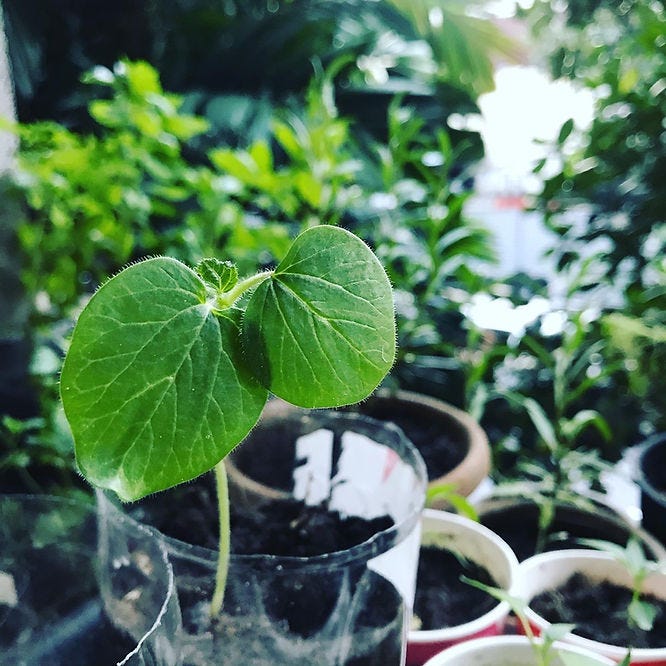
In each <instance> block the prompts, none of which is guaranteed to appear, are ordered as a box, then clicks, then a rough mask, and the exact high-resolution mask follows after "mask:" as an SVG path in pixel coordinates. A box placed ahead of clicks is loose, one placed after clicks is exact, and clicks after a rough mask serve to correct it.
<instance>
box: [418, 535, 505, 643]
mask: <svg viewBox="0 0 666 666" xmlns="http://www.w3.org/2000/svg"><path fill="white" fill-rule="evenodd" d="M461 576H466V577H467V578H471V579H472V580H477V581H479V582H481V583H484V584H485V585H490V586H493V587H497V586H498V585H497V582H496V581H495V580H494V579H493V577H492V576H491V575H490V573H489V572H488V570H487V569H485V567H482V566H480V565H479V564H477V563H476V562H472V561H471V560H468V559H460V558H458V557H457V556H456V555H455V554H454V553H453V552H451V551H449V550H445V549H443V548H437V547H434V546H422V547H421V550H420V554H419V568H418V573H417V578H416V595H415V598H414V616H415V617H414V620H415V622H414V626H413V628H414V629H421V630H430V629H443V628H445V627H452V626H456V625H460V624H464V623H466V622H470V621H471V620H474V619H476V618H477V617H481V616H482V615H483V614H485V613H487V612H488V611H490V610H491V609H492V608H493V607H494V606H496V605H497V600H496V599H494V598H493V597H491V596H490V595H489V594H487V593H486V592H484V591H483V590H479V589H478V588H476V587H473V586H472V585H470V584H469V583H466V582H464V581H463V580H461Z"/></svg>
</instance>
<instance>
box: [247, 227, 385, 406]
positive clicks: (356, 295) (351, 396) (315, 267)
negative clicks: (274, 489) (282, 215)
mask: <svg viewBox="0 0 666 666" xmlns="http://www.w3.org/2000/svg"><path fill="white" fill-rule="evenodd" d="M243 336H244V346H245V349H246V350H251V352H252V353H251V355H249V356H248V362H249V363H251V365H252V368H253V370H254V372H255V374H256V375H257V376H258V377H260V379H261V380H262V383H263V384H264V386H266V388H268V389H269V390H271V391H272V392H273V393H275V394H276V395H278V396H279V397H281V398H283V399H285V400H287V401H289V402H291V403H294V404H296V405H300V406H303V407H332V406H338V405H344V404H349V403H353V402H357V401H358V400H362V399H364V398H365V397H366V396H367V395H368V394H369V393H370V392H371V391H372V390H373V389H374V388H375V387H376V386H377V385H378V384H379V382H380V381H381V380H382V379H383V378H384V376H385V375H386V373H387V372H388V371H389V370H390V368H391V366H392V364H393V359H394V356H395V321H394V310H393V297H392V291H391V285H390V283H389V280H388V278H387V276H386V273H385V272H384V269H383V268H382V266H381V264H380V263H379V261H378V260H377V258H376V257H375V255H374V254H373V253H372V252H371V251H370V249H369V248H368V247H367V245H365V243H363V241H361V240H360V239H359V238H357V237H356V236H354V235H353V234H351V233H349V232H348V231H345V230H343V229H341V228H339V227H331V226H325V225H321V226H317V227H312V228H311V229H308V230H307V231H305V232H303V233H302V234H301V235H300V236H299V237H298V238H297V239H296V240H295V241H294V243H293V245H292V247H291V249H290V250H289V252H288V253H287V256H286V257H285V258H284V259H283V261H282V262H281V263H280V264H279V265H278V267H277V268H276V270H275V272H274V274H273V276H272V277H271V278H270V279H268V280H266V281H265V282H263V283H262V284H261V285H260V286H259V287H258V288H257V290H256V291H255V292H254V294H253V295H252V298H251V299H250V302H249V303H248V306H247V310H246V312H245V318H244V321H243Z"/></svg>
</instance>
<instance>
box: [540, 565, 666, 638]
mask: <svg viewBox="0 0 666 666" xmlns="http://www.w3.org/2000/svg"><path fill="white" fill-rule="evenodd" d="M642 598H643V600H644V601H649V602H650V603H652V604H654V605H655V606H656V607H657V617H656V618H655V621H654V625H653V627H652V629H651V630H650V631H642V630H641V629H638V628H635V627H630V626H629V624H628V622H627V607H628V605H629V602H630V601H631V590H629V589H628V588H626V587H623V586H621V585H615V584H613V583H611V582H609V581H602V582H598V581H597V582H595V581H591V580H589V579H588V578H587V577H585V576H584V575H583V574H580V573H577V574H574V575H573V576H571V577H570V578H569V579H568V580H566V581H565V582H564V583H563V584H562V585H560V586H558V587H556V588H554V589H552V590H546V591H544V592H542V593H540V594H539V595H537V596H536V597H534V598H533V599H532V601H531V602H530V607H531V608H532V609H533V610H534V611H535V612H536V613H538V614H539V615H540V616H541V617H543V618H544V619H546V620H548V621H549V622H552V623H556V622H565V623H572V624H574V625H576V628H575V629H574V632H575V633H576V634H577V635H579V636H583V637H585V638H590V639H592V640H595V641H600V642H602V643H607V644H609V645H618V646H621V647H628V646H632V647H634V648H663V647H666V602H664V601H663V600H660V599H658V598H656V597H654V596H652V595H644V596H643V597H642Z"/></svg>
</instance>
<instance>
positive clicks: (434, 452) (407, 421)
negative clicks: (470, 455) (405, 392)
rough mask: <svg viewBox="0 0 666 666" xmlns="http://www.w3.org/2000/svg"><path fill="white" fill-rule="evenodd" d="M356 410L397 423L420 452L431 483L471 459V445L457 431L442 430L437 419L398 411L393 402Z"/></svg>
mask: <svg viewBox="0 0 666 666" xmlns="http://www.w3.org/2000/svg"><path fill="white" fill-rule="evenodd" d="M356 409H358V411H359V412H361V413H362V414H365V415H366V416H369V417H371V418H375V419H379V420H381V421H390V422H392V423H395V425H397V426H398V427H399V428H400V429H401V430H402V431H403V432H404V433H405V435H406V436H407V439H409V440H410V441H411V442H412V444H414V446H415V447H416V448H417V449H418V450H419V453H420V454H421V456H422V457H423V460H424V462H425V465H426V470H427V472H428V480H429V481H433V480H434V479H437V478H439V477H441V476H444V474H447V473H448V472H450V471H451V470H452V469H454V468H455V467H457V466H458V465H459V464H460V463H461V462H462V461H463V459H464V457H465V455H467V450H468V443H467V441H465V439H464V438H463V437H462V436H461V435H460V433H459V432H458V431H456V430H455V429H451V430H450V431H444V430H442V422H441V421H440V420H439V419H438V418H437V416H433V418H432V419H428V418H424V416H423V414H422V413H421V412H420V411H419V412H416V411H414V412H412V411H411V410H409V408H408V407H405V411H398V410H396V408H395V405H394V404H393V403H391V402H387V403H384V402H382V401H377V402H373V401H372V400H370V401H368V402H367V403H361V404H359V405H357V406H356Z"/></svg>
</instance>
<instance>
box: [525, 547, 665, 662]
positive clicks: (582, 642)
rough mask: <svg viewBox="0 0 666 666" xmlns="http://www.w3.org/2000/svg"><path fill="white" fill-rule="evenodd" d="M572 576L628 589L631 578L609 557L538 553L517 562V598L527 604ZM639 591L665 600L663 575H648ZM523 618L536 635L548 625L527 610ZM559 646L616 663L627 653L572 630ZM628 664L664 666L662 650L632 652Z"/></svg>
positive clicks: (567, 552) (587, 553) (591, 553)
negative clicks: (563, 643)
mask: <svg viewBox="0 0 666 666" xmlns="http://www.w3.org/2000/svg"><path fill="white" fill-rule="evenodd" d="M575 573H582V574H583V575H585V576H587V577H589V578H590V579H592V580H598V581H604V580H607V581H609V582H611V583H614V584H616V585H623V586H626V587H629V588H631V577H630V575H629V573H628V572H627V570H626V568H625V567H624V566H623V565H622V564H620V563H619V562H618V561H617V560H615V559H614V558H613V557H612V555H610V554H609V553H604V552H599V551H594V550H573V549H572V550H560V551H553V552H549V553H541V554H539V555H535V556H533V557H530V558H528V559H526V560H525V561H523V562H521V563H520V565H519V567H518V580H519V588H518V594H520V596H522V597H523V598H524V599H525V600H526V601H527V602H528V604H529V602H530V601H531V600H532V599H533V598H534V597H535V596H536V595H538V594H539V593H541V592H543V591H545V590H549V589H552V588H555V587H557V586H559V585H561V584H562V583H564V582H565V581H566V580H567V579H568V578H569V577H570V576H571V575H573V574H575ZM643 590H644V592H646V593H650V594H654V595H655V596H657V597H658V598H660V599H666V574H664V573H657V572H655V573H652V574H650V575H648V577H647V578H646V580H645V583H644V585H643ZM526 614H527V618H528V620H529V622H530V624H531V625H532V626H533V628H534V629H535V631H537V632H541V631H543V630H544V629H545V628H546V627H547V626H549V624H550V623H549V622H548V621H546V620H545V619H544V618H543V617H541V616H540V615H538V614H537V613H535V612H534V611H533V610H532V609H531V608H529V607H528V608H527V610H526ZM563 642H565V643H567V644H570V645H576V646H578V647H582V648H585V649H587V650H591V651H592V652H595V653H596V654H600V655H603V656H605V657H608V658H610V659H613V660H614V661H616V662H619V661H621V660H622V659H624V657H625V656H626V653H627V647H626V646H617V645H609V644H607V643H602V642H600V641H595V640H590V639H588V638H583V637H582V636H579V635H577V634H576V633H575V630H574V632H572V633H569V634H567V635H566V636H565V637H564V638H563ZM631 664H632V666H633V665H634V664H641V665H643V666H646V665H648V664H649V665H650V666H666V646H664V647H663V648H658V649H648V648H636V649H633V650H632V652H631Z"/></svg>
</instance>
